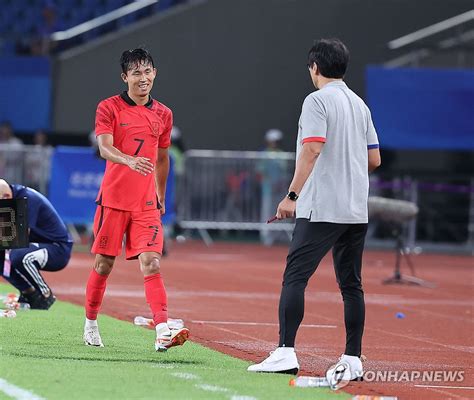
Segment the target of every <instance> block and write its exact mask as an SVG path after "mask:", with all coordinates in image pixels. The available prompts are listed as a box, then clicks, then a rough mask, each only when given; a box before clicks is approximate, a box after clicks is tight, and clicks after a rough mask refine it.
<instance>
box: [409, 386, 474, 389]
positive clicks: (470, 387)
mask: <svg viewBox="0 0 474 400" xmlns="http://www.w3.org/2000/svg"><path fill="white" fill-rule="evenodd" d="M414 386H415V387H419V388H436V389H465V390H474V386H442V385H414Z"/></svg>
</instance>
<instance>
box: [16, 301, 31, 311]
mask: <svg viewBox="0 0 474 400" xmlns="http://www.w3.org/2000/svg"><path fill="white" fill-rule="evenodd" d="M30 308H31V306H30V305H29V304H28V303H18V308H17V309H18V310H21V311H28V310H29V309H30Z"/></svg>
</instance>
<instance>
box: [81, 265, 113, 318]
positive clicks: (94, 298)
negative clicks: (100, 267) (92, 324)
mask: <svg viewBox="0 0 474 400" xmlns="http://www.w3.org/2000/svg"><path fill="white" fill-rule="evenodd" d="M108 277H109V276H108V275H100V274H98V273H97V271H96V270H95V269H92V271H91V273H90V275H89V279H88V280H87V287H86V318H87V319H97V314H98V313H99V309H100V306H101V304H102V299H103V298H104V292H105V287H106V286H107V278H108Z"/></svg>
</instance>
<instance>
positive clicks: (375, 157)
mask: <svg viewBox="0 0 474 400" xmlns="http://www.w3.org/2000/svg"><path fill="white" fill-rule="evenodd" d="M368 154H369V172H372V171H374V170H375V169H376V168H378V167H380V164H382V159H381V158H380V150H379V148H375V149H369V150H368Z"/></svg>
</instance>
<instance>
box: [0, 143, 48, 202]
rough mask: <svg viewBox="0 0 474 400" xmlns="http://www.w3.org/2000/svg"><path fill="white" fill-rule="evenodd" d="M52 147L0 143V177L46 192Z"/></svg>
mask: <svg viewBox="0 0 474 400" xmlns="http://www.w3.org/2000/svg"><path fill="white" fill-rule="evenodd" d="M52 153H53V149H52V147H50V146H35V145H20V146H19V145H17V144H13V145H12V144H5V143H0V177H1V178H3V179H5V180H6V181H7V182H9V183H18V184H22V185H26V186H29V187H31V188H33V189H36V190H38V191H40V192H41V193H47V191H48V182H49V177H50V163H51V155H52Z"/></svg>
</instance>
